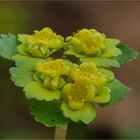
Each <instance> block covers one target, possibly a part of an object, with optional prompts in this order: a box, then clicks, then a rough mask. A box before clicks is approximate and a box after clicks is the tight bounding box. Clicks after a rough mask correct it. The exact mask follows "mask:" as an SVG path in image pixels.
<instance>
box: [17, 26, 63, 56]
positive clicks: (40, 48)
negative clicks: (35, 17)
mask: <svg viewBox="0 0 140 140" xmlns="http://www.w3.org/2000/svg"><path fill="white" fill-rule="evenodd" d="M18 40H19V41H20V42H21V43H22V44H20V45H19V46H18V52H19V53H20V54H23V55H31V56H33V57H47V56H48V55H50V54H51V53H53V52H54V51H56V50H57V49H59V48H62V47H63V43H64V38H63V37H62V36H61V35H57V34H56V33H54V32H53V31H52V29H50V28H43V29H42V30H41V31H34V35H23V34H19V35H18Z"/></svg>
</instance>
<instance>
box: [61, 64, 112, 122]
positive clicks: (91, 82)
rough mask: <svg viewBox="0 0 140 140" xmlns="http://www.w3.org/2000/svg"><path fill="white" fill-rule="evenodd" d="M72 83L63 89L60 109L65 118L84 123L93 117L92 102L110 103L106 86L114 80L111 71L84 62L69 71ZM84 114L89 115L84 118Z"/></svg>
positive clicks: (108, 89) (108, 90)
mask: <svg viewBox="0 0 140 140" xmlns="http://www.w3.org/2000/svg"><path fill="white" fill-rule="evenodd" d="M70 79H71V80H72V83H68V84H66V85H65V86H64V87H63V90H62V97H63V102H62V104H61V109H62V111H63V114H64V116H65V117H68V118H71V119H72V120H73V121H75V122H77V121H79V120H81V121H83V122H86V121H85V119H87V120H88V121H89V120H90V119H91V118H92V119H93V118H94V117H95V108H94V106H93V105H92V103H93V102H97V103H107V102H109V101H110V92H111V90H110V88H109V87H107V86H106V84H107V83H108V82H109V81H111V80H113V79H114V75H113V73H112V72H111V71H109V70H107V69H103V68H97V67H96V65H95V64H94V63H93V62H86V63H83V64H81V65H80V66H76V67H75V68H73V69H72V70H71V71H70ZM83 113H84V115H85V116H86V113H87V114H89V116H88V117H85V116H84V115H81V116H80V114H83Z"/></svg>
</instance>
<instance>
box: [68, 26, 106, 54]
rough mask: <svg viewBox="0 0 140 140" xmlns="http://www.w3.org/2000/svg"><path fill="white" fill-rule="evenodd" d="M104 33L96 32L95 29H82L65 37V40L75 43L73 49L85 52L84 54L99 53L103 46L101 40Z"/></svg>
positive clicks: (103, 38) (103, 37)
mask: <svg viewBox="0 0 140 140" xmlns="http://www.w3.org/2000/svg"><path fill="white" fill-rule="evenodd" d="M104 40H105V35H104V34H101V33H99V32H97V31H96V30H95V29H89V30H88V29H82V30H79V31H78V32H77V33H76V34H74V35H73V37H72V36H69V37H67V38H66V41H68V42H70V43H71V44H72V45H75V47H74V49H75V50H76V51H77V52H78V53H81V54H82V53H85V54H86V55H91V54H94V55H99V54H101V52H102V51H103V49H104V48H105V46H104V45H103V41H104Z"/></svg>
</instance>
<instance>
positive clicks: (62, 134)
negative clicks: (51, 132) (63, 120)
mask: <svg viewBox="0 0 140 140" xmlns="http://www.w3.org/2000/svg"><path fill="white" fill-rule="evenodd" d="M66 133H67V125H65V126H63V127H56V128H55V140H58V139H59V140H65V139H66Z"/></svg>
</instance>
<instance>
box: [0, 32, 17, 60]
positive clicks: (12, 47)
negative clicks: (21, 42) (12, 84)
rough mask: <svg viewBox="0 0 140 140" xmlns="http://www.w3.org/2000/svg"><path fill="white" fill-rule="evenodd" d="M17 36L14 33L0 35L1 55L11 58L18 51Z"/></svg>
mask: <svg viewBox="0 0 140 140" xmlns="http://www.w3.org/2000/svg"><path fill="white" fill-rule="evenodd" d="M17 44H18V41H17V38H16V36H15V35H12V34H2V35H0V56H2V57H3V58H5V59H11V57H12V56H13V55H15V54H16V53H17Z"/></svg>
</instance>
